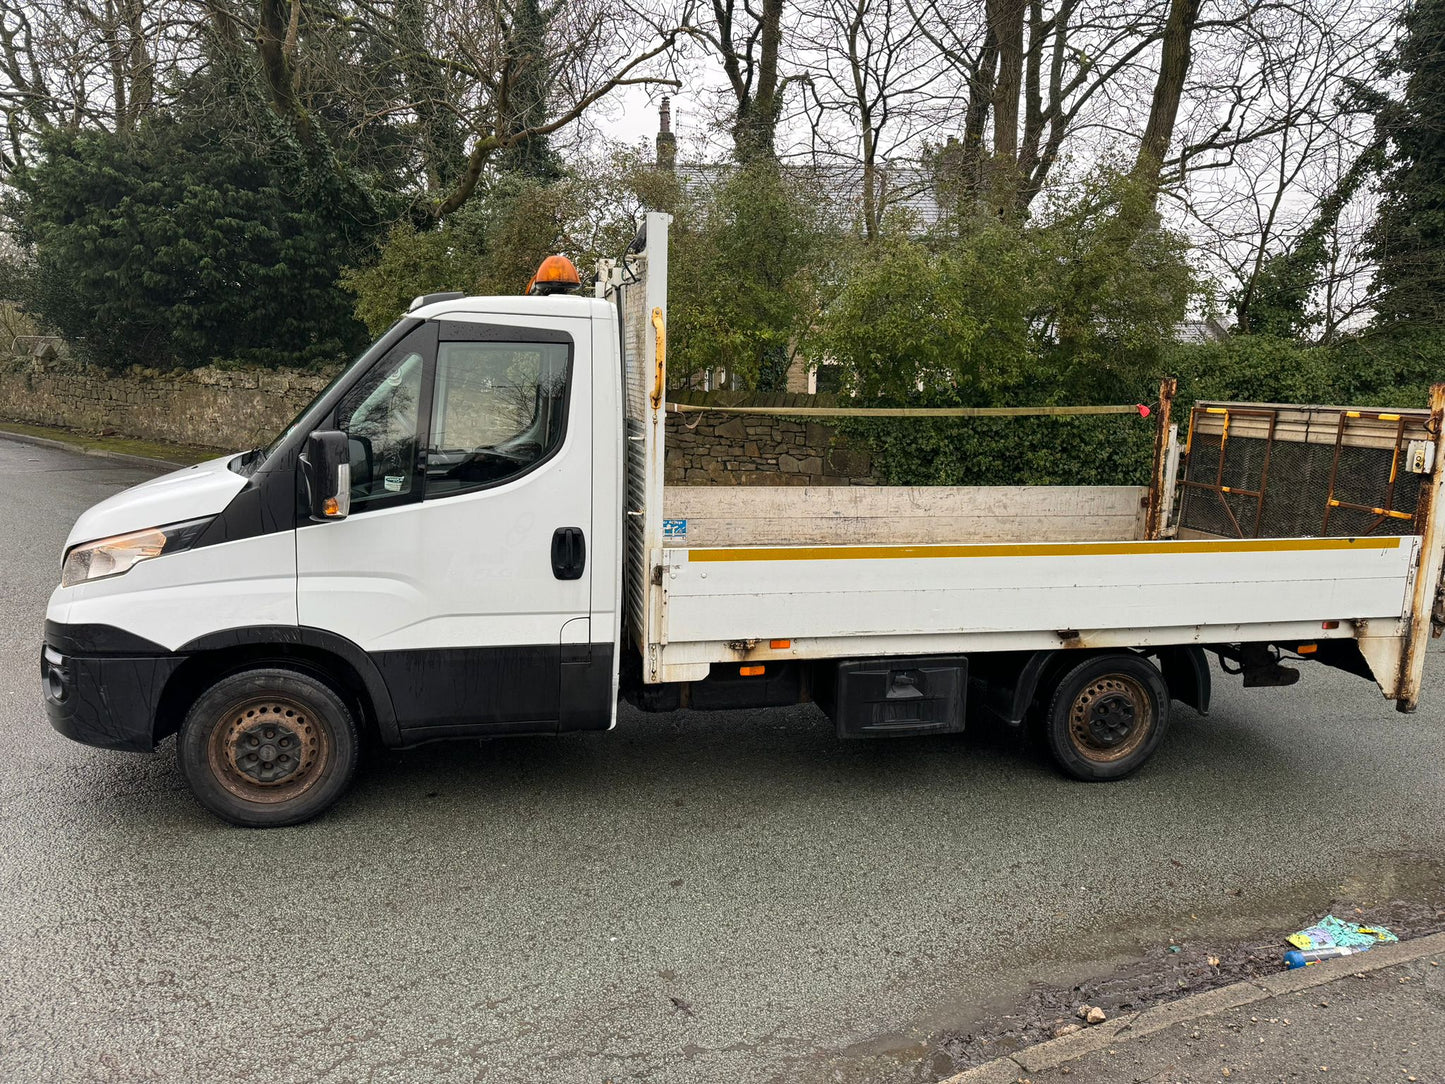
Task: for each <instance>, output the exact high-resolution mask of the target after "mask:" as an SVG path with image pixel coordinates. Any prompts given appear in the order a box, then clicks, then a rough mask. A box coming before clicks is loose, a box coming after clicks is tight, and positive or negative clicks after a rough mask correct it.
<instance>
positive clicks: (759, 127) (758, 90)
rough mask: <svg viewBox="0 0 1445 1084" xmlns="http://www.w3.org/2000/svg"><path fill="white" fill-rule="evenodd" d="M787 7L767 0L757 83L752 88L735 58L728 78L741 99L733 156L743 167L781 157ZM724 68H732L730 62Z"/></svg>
mask: <svg viewBox="0 0 1445 1084" xmlns="http://www.w3.org/2000/svg"><path fill="white" fill-rule="evenodd" d="M783 3H784V0H763V4H762V13H761V15H760V16H759V18H758V28H757V34H756V41H757V50H758V51H757V56H756V58H753V59H755V60H756V69H755V71H756V75H757V81H756V83H754V84H752V85H751V86H748V85H747V84H746V83H745V81H744V80H743V78H742V76H741V72H740V71H739V70H738V63H737V58H736V56H734V57H733V58H731V69H732V70H729V71H728V77H729V81H730V82H731V83H732V85H733V92H734V95H735V96H736V98H737V112H736V114H735V118H734V121H733V153H734V155H735V157H736V158H737V160H738V162H740V163H742V164H743V165H747V164H750V163H752V162H758V161H763V160H769V161H770V160H773V159H775V158H776V157H777V130H778V117H779V116H780V115H781V114H782V111H783V97H782V88H781V83H782V79H781V77H780V75H779V74H778V57H779V54H780V52H781V51H782V45H783ZM729 15H731V5H729ZM730 23H731V19H730V18H729V24H730ZM729 46H731V39H730V38H729ZM749 47H750V48H751V42H750V43H749ZM724 67H728V64H727V63H726V62H725V64H724Z"/></svg>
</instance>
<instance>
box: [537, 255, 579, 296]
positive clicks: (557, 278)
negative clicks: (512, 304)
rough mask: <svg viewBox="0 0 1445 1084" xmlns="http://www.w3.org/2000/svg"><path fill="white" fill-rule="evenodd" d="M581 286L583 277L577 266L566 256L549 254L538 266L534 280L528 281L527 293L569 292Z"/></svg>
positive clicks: (541, 294) (543, 294) (539, 294)
mask: <svg viewBox="0 0 1445 1084" xmlns="http://www.w3.org/2000/svg"><path fill="white" fill-rule="evenodd" d="M581 286H582V278H581V276H580V275H578V274H577V268H576V267H575V266H574V265H573V263H572V261H571V260H569V259H568V258H567V257H566V256H548V257H547V258H546V259H545V260H543V261H542V265H541V266H540V267H538V268H537V273H536V274H535V275H533V276H532V281H531V282H529V283H527V294H528V295H529V296H545V295H547V294H567V293H571V292H572V291H573V290H577V289H580V288H581Z"/></svg>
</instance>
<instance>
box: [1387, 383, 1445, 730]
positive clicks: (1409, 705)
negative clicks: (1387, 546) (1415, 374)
mask: <svg viewBox="0 0 1445 1084" xmlns="http://www.w3.org/2000/svg"><path fill="white" fill-rule="evenodd" d="M1442 423H1445V384H1436V385H1435V386H1434V387H1432V388H1431V389H1430V422H1429V429H1430V433H1431V435H1432V436H1434V438H1435V463H1434V466H1433V467H1432V468H1431V471H1430V474H1429V476H1428V477H1427V478H1426V481H1425V484H1424V485H1423V486H1421V487H1420V504H1419V507H1418V509H1417V519H1416V522H1417V523H1421V524H1422V525H1423V529H1422V530H1421V532H1420V533H1421V538H1420V567H1419V568H1417V569H1416V570H1415V590H1414V592H1413V593H1412V595H1411V599H1410V627H1409V630H1408V632H1407V633H1406V639H1405V651H1404V654H1403V655H1402V657H1401V659H1400V676H1399V681H1398V682H1397V684H1396V689H1395V708H1396V710H1397V711H1414V710H1415V708H1416V706H1417V705H1418V704H1419V702H1420V683H1421V680H1422V678H1423V677H1424V673H1425V649H1426V647H1427V646H1428V645H1429V642H1430V638H1431V634H1432V632H1433V633H1434V635H1437V636H1438V635H1439V632H1438V630H1435V629H1432V625H1433V622H1432V620H1431V618H1432V614H1433V611H1434V609H1435V605H1436V593H1437V592H1438V591H1439V589H1440V572H1441V568H1440V566H1441V563H1442V562H1445V524H1442V523H1441V522H1440V520H1441V517H1442V514H1445V507H1442V502H1441V494H1440V491H1441V489H1442V487H1445V424H1442Z"/></svg>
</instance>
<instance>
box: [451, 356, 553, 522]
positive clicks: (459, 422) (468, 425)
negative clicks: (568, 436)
mask: <svg viewBox="0 0 1445 1084" xmlns="http://www.w3.org/2000/svg"><path fill="white" fill-rule="evenodd" d="M569 360H570V349H569V347H568V346H567V345H566V344H564V343H557V342H518V343H506V342H444V343H441V344H440V346H439V347H438V348H437V364H436V378H435V383H434V386H433V394H432V409H431V433H430V435H429V438H428V441H427V479H426V496H427V497H428V498H431V497H443V496H447V495H449V494H453V493H461V492H465V491H467V490H470V489H478V488H481V487H483V486H489V485H496V484H498V483H501V482H505V481H508V480H510V479H512V478H515V477H517V476H518V475H521V474H525V473H526V472H527V471H529V470H531V469H532V468H533V467H534V466H536V465H537V464H538V463H540V462H542V461H543V460H544V459H546V458H547V457H549V456H550V455H551V454H552V453H553V452H554V451H556V449H557V448H558V447H560V446H561V443H562V437H563V435H564V433H565V430H566V422H567V373H568V362H569Z"/></svg>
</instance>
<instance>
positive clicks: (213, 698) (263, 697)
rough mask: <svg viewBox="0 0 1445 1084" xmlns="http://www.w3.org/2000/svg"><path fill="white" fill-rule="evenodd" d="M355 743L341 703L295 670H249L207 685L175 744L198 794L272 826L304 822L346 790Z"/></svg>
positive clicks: (246, 820)
mask: <svg viewBox="0 0 1445 1084" xmlns="http://www.w3.org/2000/svg"><path fill="white" fill-rule="evenodd" d="M359 745H360V741H359V739H358V736H357V730H356V721H355V719H354V718H353V717H352V714H351V712H350V711H349V710H348V709H347V707H346V704H345V703H344V702H343V701H342V700H341V698H340V697H339V696H337V695H336V693H335V692H333V691H332V690H331V689H330V688H328V687H327V686H326V685H325V684H324V683H323V682H321V681H318V680H317V679H316V678H313V677H311V676H309V675H307V674H302V673H298V672H296V671H294V670H282V669H272V668H267V669H260V670H247V671H244V672H242V673H238V674H231V675H229V676H228V677H224V678H222V679H221V680H220V681H218V682H216V684H214V685H212V686H211V687H210V688H209V689H207V690H206V691H205V692H204V693H202V694H201V696H200V697H199V698H198V699H197V700H196V702H195V703H194V704H193V705H192V706H191V710H190V711H189V712H188V713H187V715H186V721H185V724H184V725H183V726H182V727H181V733H180V737H179V739H178V740H177V742H176V754H177V757H178V759H179V760H180V767H181V774H182V775H184V776H185V778H186V782H187V783H188V784H189V785H190V788H191V792H192V793H193V794H194V795H195V796H196V799H197V800H198V801H199V802H200V803H201V804H202V805H203V806H205V807H206V808H207V809H209V810H210V811H211V812H212V813H215V814H216V815H217V816H218V817H221V818H222V819H223V820H227V821H230V822H231V823H232V824H238V825H241V826H243V827H247V828H275V827H280V826H282V825H287V824H299V823H301V822H302V821H306V820H310V819H311V818H312V817H315V816H317V815H318V814H320V813H322V812H323V811H324V810H326V809H327V808H329V807H330V806H331V805H332V803H334V802H335V801H336V800H337V799H338V798H340V797H341V795H342V794H343V793H345V791H346V788H347V787H348V786H349V785H350V783H351V777H352V775H354V774H355V772H356V759H357V751H358V747H359Z"/></svg>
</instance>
